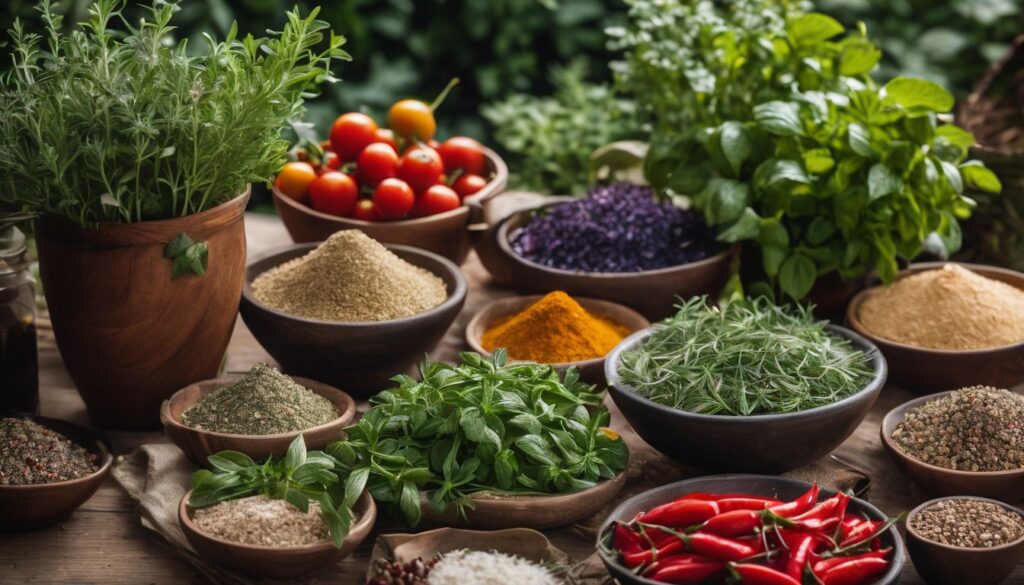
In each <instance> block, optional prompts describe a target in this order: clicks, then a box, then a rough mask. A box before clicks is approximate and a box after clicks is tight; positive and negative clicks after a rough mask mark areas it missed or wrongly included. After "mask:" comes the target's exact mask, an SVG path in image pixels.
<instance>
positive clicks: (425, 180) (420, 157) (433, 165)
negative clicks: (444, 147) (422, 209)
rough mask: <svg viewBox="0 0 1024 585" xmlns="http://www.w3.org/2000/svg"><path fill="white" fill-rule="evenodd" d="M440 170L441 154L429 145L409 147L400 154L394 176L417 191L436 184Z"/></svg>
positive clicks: (441, 165) (442, 167) (441, 168)
mask: <svg viewBox="0 0 1024 585" xmlns="http://www.w3.org/2000/svg"><path fill="white" fill-rule="evenodd" d="M442 172H444V163H442V162H441V155H439V154H437V151H436V150H434V149H433V148H430V147H429V146H420V147H418V148H412V149H409V150H408V151H407V152H406V153H405V154H404V155H402V158H401V159H399V160H398V167H397V168H396V169H395V176H396V177H398V178H399V179H402V180H403V181H405V182H406V183H409V186H410V187H412V189H413V191H416V192H419V191H423V190H424V189H426V188H427V187H429V186H431V185H435V184H437V182H438V181H439V180H440V178H441V173H442Z"/></svg>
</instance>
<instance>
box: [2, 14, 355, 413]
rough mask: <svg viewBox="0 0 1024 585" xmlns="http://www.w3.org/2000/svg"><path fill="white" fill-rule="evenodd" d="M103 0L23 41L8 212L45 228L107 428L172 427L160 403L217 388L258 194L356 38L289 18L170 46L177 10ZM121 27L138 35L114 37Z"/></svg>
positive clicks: (9, 121) (61, 297)
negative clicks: (248, 206) (202, 385)
mask: <svg viewBox="0 0 1024 585" xmlns="http://www.w3.org/2000/svg"><path fill="white" fill-rule="evenodd" d="M120 8H121V2H120V1H119V0H97V1H96V2H95V3H93V4H92V6H91V7H90V10H89V18H88V20H87V21H86V22H84V23H82V24H81V25H79V26H78V27H76V28H74V29H73V30H72V31H71V32H68V33H63V32H61V31H62V27H63V23H62V22H61V20H62V19H61V17H60V16H59V15H58V14H57V13H56V12H55V11H53V10H52V7H51V5H50V2H48V1H47V2H43V3H42V4H41V5H40V10H41V12H42V15H43V19H44V21H45V22H46V24H47V32H46V33H45V34H44V35H42V36H40V35H35V34H29V33H26V32H25V31H24V29H23V27H22V26H21V24H20V23H16V24H15V26H14V27H13V28H12V30H11V31H10V36H11V40H12V44H13V48H14V67H13V68H12V69H11V71H10V72H8V73H7V74H6V75H5V76H4V77H3V78H2V81H0V83H2V95H3V103H4V104H5V112H4V115H3V116H2V117H0V181H2V183H3V186H2V188H0V213H2V214H4V215H7V216H9V217H15V216H17V217H24V216H26V215H28V216H33V217H37V218H38V219H37V221H36V234H37V239H38V250H39V261H40V272H41V276H42V280H43V285H44V291H45V294H46V297H47V304H48V306H49V308H50V314H51V319H52V322H53V328H54V333H55V335H56V338H57V343H58V346H59V347H60V350H61V355H62V357H63V358H64V362H65V365H66V366H67V368H68V371H69V373H70V374H71V377H72V379H73V380H74V382H75V385H76V386H77V387H78V389H79V391H80V393H81V394H82V397H83V399H84V400H85V402H86V406H87V407H88V410H89V413H90V415H91V416H92V418H93V420H94V421H95V422H96V423H97V424H99V425H101V426H106V427H121V428H141V427H153V426H156V425H157V424H158V423H159V420H158V412H159V406H160V402H161V401H162V400H163V399H165V398H166V397H168V396H169V395H170V394H171V393H173V392H174V391H175V390H177V389H178V388H180V387H182V386H184V385H186V384H189V383H191V382H195V381H196V380H200V379H204V378H210V377H212V376H214V375H215V374H216V372H217V370H218V368H219V366H220V362H221V360H222V358H223V354H224V350H225V348H226V346H227V342H228V339H229V337H230V335H231V330H232V327H233V324H234V321H235V315H236V312H237V307H238V302H239V298H240V295H241V288H242V282H243V273H244V269H245V231H244V225H243V222H242V213H243V211H244V209H245V203H246V201H247V199H248V194H249V184H250V183H252V182H253V181H268V180H269V179H270V178H271V176H272V175H273V173H274V172H275V171H276V170H277V169H278V168H279V167H280V166H281V165H282V164H283V163H284V161H285V160H286V154H287V149H288V143H287V141H286V140H284V139H283V138H282V136H281V131H282V129H283V128H284V127H286V126H287V124H288V122H289V121H290V120H293V119H297V118H298V117H299V116H300V115H301V113H302V110H303V99H304V98H305V97H307V96H308V95H309V94H308V92H309V91H310V90H311V89H313V88H314V87H316V86H317V85H318V84H319V83H321V82H323V81H325V80H331V79H332V78H331V77H330V71H329V67H330V64H331V61H332V60H334V59H344V58H347V55H346V54H345V53H344V52H343V51H342V50H341V48H340V47H341V46H342V44H343V43H344V39H343V38H341V37H339V36H336V35H334V34H333V33H331V34H330V35H327V34H326V33H325V30H326V29H327V24H326V23H323V22H321V21H319V20H316V13H317V11H316V10H314V11H313V12H311V13H310V14H309V15H308V16H300V14H299V13H298V11H293V12H290V13H289V14H288V22H287V24H286V25H285V27H284V28H283V30H282V31H281V32H277V33H271V36H270V38H259V39H257V38H254V37H252V36H246V37H245V38H236V34H235V32H234V31H235V29H234V28H232V31H231V32H230V33H229V34H228V36H227V38H226V39H224V40H223V41H215V40H214V39H212V38H207V41H208V46H207V47H205V50H200V51H186V47H185V43H180V44H177V45H175V43H174V42H173V41H172V34H173V31H174V27H173V26H172V25H171V20H172V16H173V14H174V13H175V11H177V10H178V8H179V7H178V3H177V2H174V1H163V0H156V1H154V3H153V5H152V7H151V8H150V11H151V12H150V15H149V16H148V17H147V18H146V19H144V20H141V21H140V22H139V23H136V24H131V23H128V22H126V21H124V19H123V18H122V16H121V12H120ZM115 25H118V26H119V25H123V27H122V28H123V30H115Z"/></svg>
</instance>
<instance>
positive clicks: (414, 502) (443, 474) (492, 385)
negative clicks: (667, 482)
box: [325, 350, 628, 525]
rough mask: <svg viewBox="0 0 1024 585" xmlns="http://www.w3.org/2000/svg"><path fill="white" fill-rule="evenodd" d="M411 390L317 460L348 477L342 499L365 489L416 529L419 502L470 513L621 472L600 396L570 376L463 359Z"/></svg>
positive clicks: (499, 358)
mask: <svg viewBox="0 0 1024 585" xmlns="http://www.w3.org/2000/svg"><path fill="white" fill-rule="evenodd" d="M420 373H421V376H422V381H421V382H418V381H416V380H414V379H413V378H410V377H408V376H398V377H396V378H395V381H396V382H397V383H398V387H397V388H393V389H390V390H386V391H384V392H381V393H380V394H377V395H376V396H374V397H373V398H372V399H371V401H372V403H373V407H372V408H371V409H370V411H369V412H367V413H366V415H365V416H364V417H363V418H362V419H361V420H360V421H359V422H358V423H357V424H355V425H353V426H351V427H349V428H348V429H346V433H347V434H348V438H347V440H345V441H341V442H338V443H333V444H331V445H329V446H328V447H327V448H326V449H325V452H326V453H327V454H328V455H330V456H331V457H333V458H335V459H337V460H338V461H339V462H340V464H341V466H342V468H343V469H344V471H343V472H342V475H343V476H346V477H347V480H346V487H345V489H346V492H349V491H353V492H360V491H362V489H363V487H364V486H365V487H366V488H367V489H368V490H369V491H370V493H371V494H372V495H373V497H374V499H376V500H377V501H378V502H381V503H384V504H390V505H391V506H392V507H394V508H397V509H398V510H400V512H401V514H402V515H403V517H404V518H405V520H406V522H408V523H409V524H410V525H416V524H417V523H418V522H419V520H420V515H421V508H420V492H421V491H424V492H429V497H430V501H431V502H432V504H433V505H434V506H436V507H437V508H438V509H442V510H443V509H444V508H445V507H446V506H448V505H450V504H454V505H455V506H457V507H458V510H459V511H460V513H464V511H465V508H467V507H468V508H470V509H472V507H473V504H472V501H471V500H470V499H469V496H470V495H472V494H474V493H477V492H483V491H487V492H507V493H516V494H519V495H522V494H550V493H566V492H572V491H577V490H582V489H586V488H589V487H592V486H593V485H595V484H596V483H597V482H598V481H600V480H602V479H610V478H612V477H614V476H615V475H616V474H618V473H619V472H621V471H622V470H623V469H624V468H625V466H626V460H627V457H628V450H627V447H626V444H625V443H624V442H623V441H622V439H621V438H619V437H618V435H616V434H615V433H613V432H611V431H609V430H607V429H606V428H605V425H607V424H608V418H609V415H608V410H607V409H606V408H604V407H603V406H602V405H601V395H599V394H596V393H594V392H593V387H592V386H589V385H587V384H584V383H582V382H580V381H579V379H578V375H577V372H576V370H575V369H570V370H569V371H568V372H566V374H565V377H564V379H562V380H560V379H559V375H558V373H557V372H556V370H555V369H554V368H552V367H550V366H545V365H538V364H533V363H511V364H508V363H506V353H505V351H504V350H498V351H496V352H494V354H493V355H492V356H491V358H490V359H484V358H483V357H481V356H480V355H479V354H475V353H463V354H462V356H461V362H460V363H459V364H457V365H453V364H447V363H441V362H430V361H425V362H424V363H423V364H422V366H421V368H420Z"/></svg>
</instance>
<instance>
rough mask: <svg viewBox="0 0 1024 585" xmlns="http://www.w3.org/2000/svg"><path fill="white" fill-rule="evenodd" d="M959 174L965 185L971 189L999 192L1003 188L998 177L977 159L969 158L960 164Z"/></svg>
mask: <svg viewBox="0 0 1024 585" xmlns="http://www.w3.org/2000/svg"><path fill="white" fill-rule="evenodd" d="M960 174H961V175H963V179H964V182H966V183H967V186H969V187H971V188H972V189H977V190H979V191H986V192H988V193H999V192H1001V191H1002V190H1003V184H1002V183H1001V182H1000V181H999V177H997V176H996V174H995V173H993V172H992V171H991V170H990V169H988V168H986V167H985V166H984V165H982V163H981V162H979V161H976V160H971V161H967V162H965V163H964V164H962V165H960Z"/></svg>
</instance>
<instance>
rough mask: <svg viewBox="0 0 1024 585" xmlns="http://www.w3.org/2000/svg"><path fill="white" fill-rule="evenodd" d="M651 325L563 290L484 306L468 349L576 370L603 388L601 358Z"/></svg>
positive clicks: (470, 327) (475, 320) (474, 320)
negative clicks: (498, 351)
mask: <svg viewBox="0 0 1024 585" xmlns="http://www.w3.org/2000/svg"><path fill="white" fill-rule="evenodd" d="M650 325H651V324H650V322H649V321H648V320H647V319H646V318H645V317H644V316H643V315H641V314H640V313H638V312H637V311H634V310H633V309H630V308H629V307H626V306H623V305H620V304H618V303H613V302H611V301H602V300H598V299H588V298H584V297H571V296H569V295H568V294H566V293H564V292H562V291H554V292H551V293H548V294H547V295H530V296H516V297H508V298H503V299H498V300H496V301H493V302H491V303H489V304H487V305H485V306H484V307H483V308H482V309H481V310H480V311H479V312H478V313H477V314H476V315H474V316H473V318H472V319H471V320H470V322H469V325H467V326H466V341H467V342H468V343H469V346H470V347H471V348H472V349H473V351H476V352H478V353H480V354H481V355H484V356H488V355H490V354H491V352H493V351H494V350H496V349H498V348H505V349H506V350H507V351H508V357H509V359H511V360H515V361H529V362H537V363H540V364H549V365H552V366H554V367H555V368H556V369H558V370H559V371H565V370H567V369H569V368H570V367H576V369H577V370H579V374H580V379H581V380H583V381H585V382H587V383H589V384H596V385H598V386H602V387H603V386H604V385H605V375H604V358H605V356H606V355H607V354H608V353H609V352H611V350H612V349H613V348H615V346H616V345H618V344H619V342H620V341H622V340H623V339H624V338H626V337H628V336H629V335H631V334H632V333H634V332H636V331H639V330H641V329H644V328H647V327H650Z"/></svg>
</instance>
